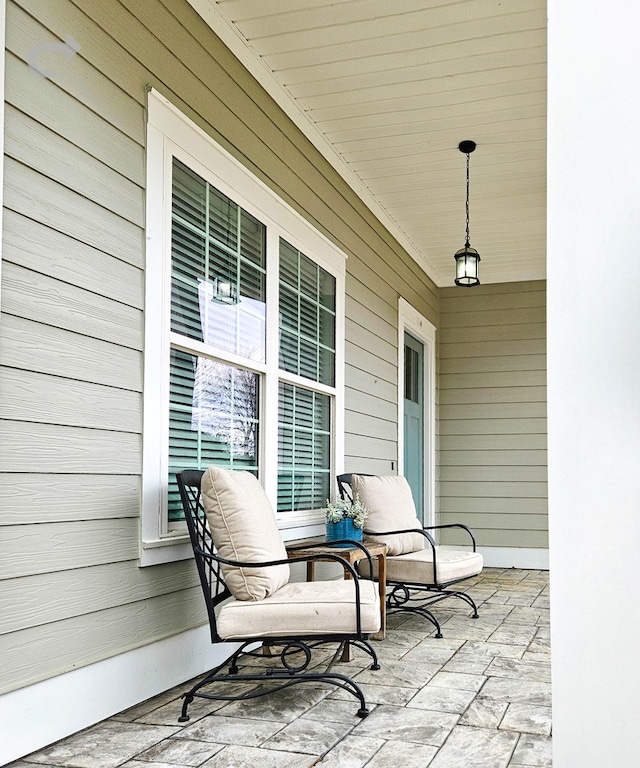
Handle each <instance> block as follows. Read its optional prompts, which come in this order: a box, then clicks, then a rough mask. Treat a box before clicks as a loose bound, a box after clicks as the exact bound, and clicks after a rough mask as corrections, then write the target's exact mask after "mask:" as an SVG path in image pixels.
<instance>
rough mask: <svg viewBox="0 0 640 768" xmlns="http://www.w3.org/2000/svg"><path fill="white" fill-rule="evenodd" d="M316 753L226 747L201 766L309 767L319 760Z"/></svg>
mask: <svg viewBox="0 0 640 768" xmlns="http://www.w3.org/2000/svg"><path fill="white" fill-rule="evenodd" d="M317 759H318V758H317V757H316V756H315V755H302V754H300V755H292V754H291V753H290V752H276V751H272V750H266V749H256V748H254V747H241V746H235V745H234V746H229V747H225V748H224V749H223V750H222V751H221V752H218V754H217V755H214V756H213V757H212V758H211V760H207V762H206V763H203V764H202V766H201V768H309V766H312V765H315V764H316V761H317Z"/></svg>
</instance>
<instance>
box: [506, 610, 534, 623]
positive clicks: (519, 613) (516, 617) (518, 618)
mask: <svg viewBox="0 0 640 768" xmlns="http://www.w3.org/2000/svg"><path fill="white" fill-rule="evenodd" d="M539 618H540V611H539V610H536V609H535V608H529V607H527V606H523V605H516V607H515V608H513V610H512V611H510V612H509V615H508V616H506V617H505V621H506V622H507V624H528V625H531V624H535V623H536V622H537V621H538V619H539Z"/></svg>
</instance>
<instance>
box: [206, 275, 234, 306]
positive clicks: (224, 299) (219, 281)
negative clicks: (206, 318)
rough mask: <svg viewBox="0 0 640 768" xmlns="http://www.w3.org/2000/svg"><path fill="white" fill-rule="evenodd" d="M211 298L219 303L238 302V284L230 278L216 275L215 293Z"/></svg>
mask: <svg viewBox="0 0 640 768" xmlns="http://www.w3.org/2000/svg"><path fill="white" fill-rule="evenodd" d="M211 298H212V300H213V301H215V302H216V303H217V304H237V303H238V286H237V285H236V283H234V282H233V281H232V280H230V279H228V278H224V277H214V278H213V295H212V297H211Z"/></svg>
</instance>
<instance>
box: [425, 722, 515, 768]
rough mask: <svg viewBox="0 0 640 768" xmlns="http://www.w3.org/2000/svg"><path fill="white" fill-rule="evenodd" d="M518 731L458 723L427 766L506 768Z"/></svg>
mask: <svg viewBox="0 0 640 768" xmlns="http://www.w3.org/2000/svg"><path fill="white" fill-rule="evenodd" d="M517 741H518V736H517V734H515V733H513V734H511V733H507V732H505V731H494V730H489V729H486V728H468V727H466V726H457V727H456V728H454V729H453V731H452V732H451V735H450V736H449V738H448V739H447V741H446V743H445V745H444V746H443V747H442V749H441V750H440V751H439V752H438V754H437V755H436V757H435V758H434V760H433V761H432V762H431V763H429V768H506V767H507V765H508V764H509V760H510V759H511V755H512V754H513V750H514V747H515V746H516V743H517Z"/></svg>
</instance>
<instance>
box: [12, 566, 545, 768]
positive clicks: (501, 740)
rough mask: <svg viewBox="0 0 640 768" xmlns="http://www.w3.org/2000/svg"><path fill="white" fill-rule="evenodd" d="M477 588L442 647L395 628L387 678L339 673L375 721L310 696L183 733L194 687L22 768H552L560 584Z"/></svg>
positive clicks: (453, 618)
mask: <svg viewBox="0 0 640 768" xmlns="http://www.w3.org/2000/svg"><path fill="white" fill-rule="evenodd" d="M466 584H468V585H469V592H470V594H472V595H473V597H474V598H475V599H476V601H477V602H478V605H479V611H480V618H479V619H478V620H471V619H470V618H469V616H468V612H466V611H465V610H464V609H463V608H460V609H458V608H457V607H456V606H453V605H452V606H451V610H448V609H445V608H444V607H441V608H440V609H439V610H438V617H439V618H440V619H441V620H442V622H443V632H444V637H443V638H440V639H435V638H433V637H432V635H433V631H430V627H431V625H430V624H429V623H428V622H426V621H425V620H424V619H416V618H415V617H413V618H408V619H407V618H406V617H405V618H403V617H402V614H396V615H395V616H393V617H391V618H390V621H389V625H388V628H387V637H386V639H385V640H383V641H382V642H379V643H375V645H376V651H377V653H378V655H379V657H380V661H381V669H380V670H379V671H377V672H373V671H371V670H370V669H368V665H367V663H366V659H365V658H363V656H362V655H359V656H358V655H356V658H355V659H354V660H353V661H352V662H349V663H347V664H340V666H341V667H342V668H347V669H348V674H350V675H351V676H353V677H355V679H356V680H357V681H358V682H359V683H360V684H361V685H362V688H363V690H364V692H365V695H366V697H367V701H368V702H369V704H370V707H371V714H370V715H369V716H368V717H367V718H365V719H364V720H360V719H359V718H358V717H356V716H355V707H354V703H353V698H352V697H348V696H347V694H344V693H342V694H341V693H339V692H338V693H333V692H332V691H331V690H329V689H328V688H327V687H326V686H325V687H317V688H316V687H313V686H312V685H310V684H305V685H301V686H296V687H294V688H289V689H287V691H284V692H279V693H277V694H274V695H271V696H268V697H265V698H262V699H253V700H245V701H242V702H232V703H223V702H217V703H216V702H213V701H203V700H197V701H196V702H194V704H193V705H192V707H191V710H190V714H191V720H190V722H188V723H186V724H180V723H178V717H179V715H180V710H181V706H182V701H181V698H180V696H181V694H182V692H183V691H184V690H186V689H188V687H189V684H188V683H185V684H184V685H181V686H177V687H175V688H172V689H170V690H168V691H165V692H164V693H162V694H160V695H158V696H155V697H154V698H152V699H149V700H148V701H145V702H142V703H141V704H139V705H137V706H135V707H133V708H132V709H129V710H127V711H125V712H122V713H120V714H116V715H114V716H113V717H110V718H109V719H107V720H104V721H103V722H101V723H98V724H97V725H95V726H92V727H90V728H88V729H86V730H84V731H82V732H80V733H78V734H76V735H74V736H71V737H69V738H67V739H64V740H62V741H60V742H58V743H57V744H54V745H52V746H50V747H48V748H46V749H43V750H41V751H39V752H36V753H34V754H32V755H28V756H27V757H25V758H24V759H23V760H20V761H18V762H17V763H13V764H12V766H11V768H33V767H34V766H35V765H40V766H47V767H48V768H169V767H170V766H172V767H173V768H176V767H177V766H179V767H180V768H187V766H191V767H193V766H202V767H203V768H231V767H232V766H233V768H255V767H256V766H259V767H260V768H311V766H326V768H329V767H330V766H331V767H332V768H395V767H397V766H398V765H403V766H405V767H406V768H426V767H427V766H429V768H489V766H491V767H492V768H493V767H494V766H495V768H498V767H499V768H551V737H550V734H551V670H550V661H551V651H550V643H551V640H550V627H549V591H548V590H549V578H548V572H547V571H532V570H518V569H515V568H511V569H498V568H488V569H485V570H484V572H483V573H482V574H481V575H480V576H479V577H476V578H474V579H471V580H469V581H468V582H466ZM319 661H321V659H319ZM265 664H268V660H265ZM341 671H342V670H341Z"/></svg>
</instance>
